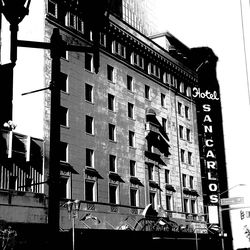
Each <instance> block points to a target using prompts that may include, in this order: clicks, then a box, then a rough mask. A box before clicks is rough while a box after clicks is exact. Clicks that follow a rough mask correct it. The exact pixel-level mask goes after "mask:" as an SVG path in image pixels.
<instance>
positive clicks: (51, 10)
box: [48, 1, 57, 17]
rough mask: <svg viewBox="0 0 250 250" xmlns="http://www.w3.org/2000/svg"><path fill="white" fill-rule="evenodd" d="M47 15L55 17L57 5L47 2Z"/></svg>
mask: <svg viewBox="0 0 250 250" xmlns="http://www.w3.org/2000/svg"><path fill="white" fill-rule="evenodd" d="M48 13H49V14H50V15H52V16H54V17H57V4H56V3H54V2H53V1H48Z"/></svg>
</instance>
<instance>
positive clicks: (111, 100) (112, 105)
mask: <svg viewBox="0 0 250 250" xmlns="http://www.w3.org/2000/svg"><path fill="white" fill-rule="evenodd" d="M108 109H109V110H111V111H115V97H114V96H113V95H111V94H108Z"/></svg>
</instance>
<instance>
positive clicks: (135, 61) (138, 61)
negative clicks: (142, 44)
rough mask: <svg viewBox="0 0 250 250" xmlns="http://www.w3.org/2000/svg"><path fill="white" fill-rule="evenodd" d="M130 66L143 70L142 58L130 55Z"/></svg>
mask: <svg viewBox="0 0 250 250" xmlns="http://www.w3.org/2000/svg"><path fill="white" fill-rule="evenodd" d="M131 64H133V65H136V66H138V67H140V68H142V69H144V58H143V57H142V56H140V55H139V54H137V53H135V52H133V53H132V54H131Z"/></svg>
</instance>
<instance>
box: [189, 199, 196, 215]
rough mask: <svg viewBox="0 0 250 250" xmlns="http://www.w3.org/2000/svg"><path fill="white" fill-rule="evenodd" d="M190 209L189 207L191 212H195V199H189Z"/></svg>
mask: <svg viewBox="0 0 250 250" xmlns="http://www.w3.org/2000/svg"><path fill="white" fill-rule="evenodd" d="M190 209H191V211H190V212H191V213H192V214H195V213H196V202H195V200H190Z"/></svg>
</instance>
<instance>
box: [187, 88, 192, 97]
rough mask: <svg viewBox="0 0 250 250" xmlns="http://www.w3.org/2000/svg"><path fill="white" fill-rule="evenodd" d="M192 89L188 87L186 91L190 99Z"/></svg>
mask: <svg viewBox="0 0 250 250" xmlns="http://www.w3.org/2000/svg"><path fill="white" fill-rule="evenodd" d="M191 92H192V91H191V88H190V87H187V89H186V95H187V96H188V97H190V96H191Z"/></svg>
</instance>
